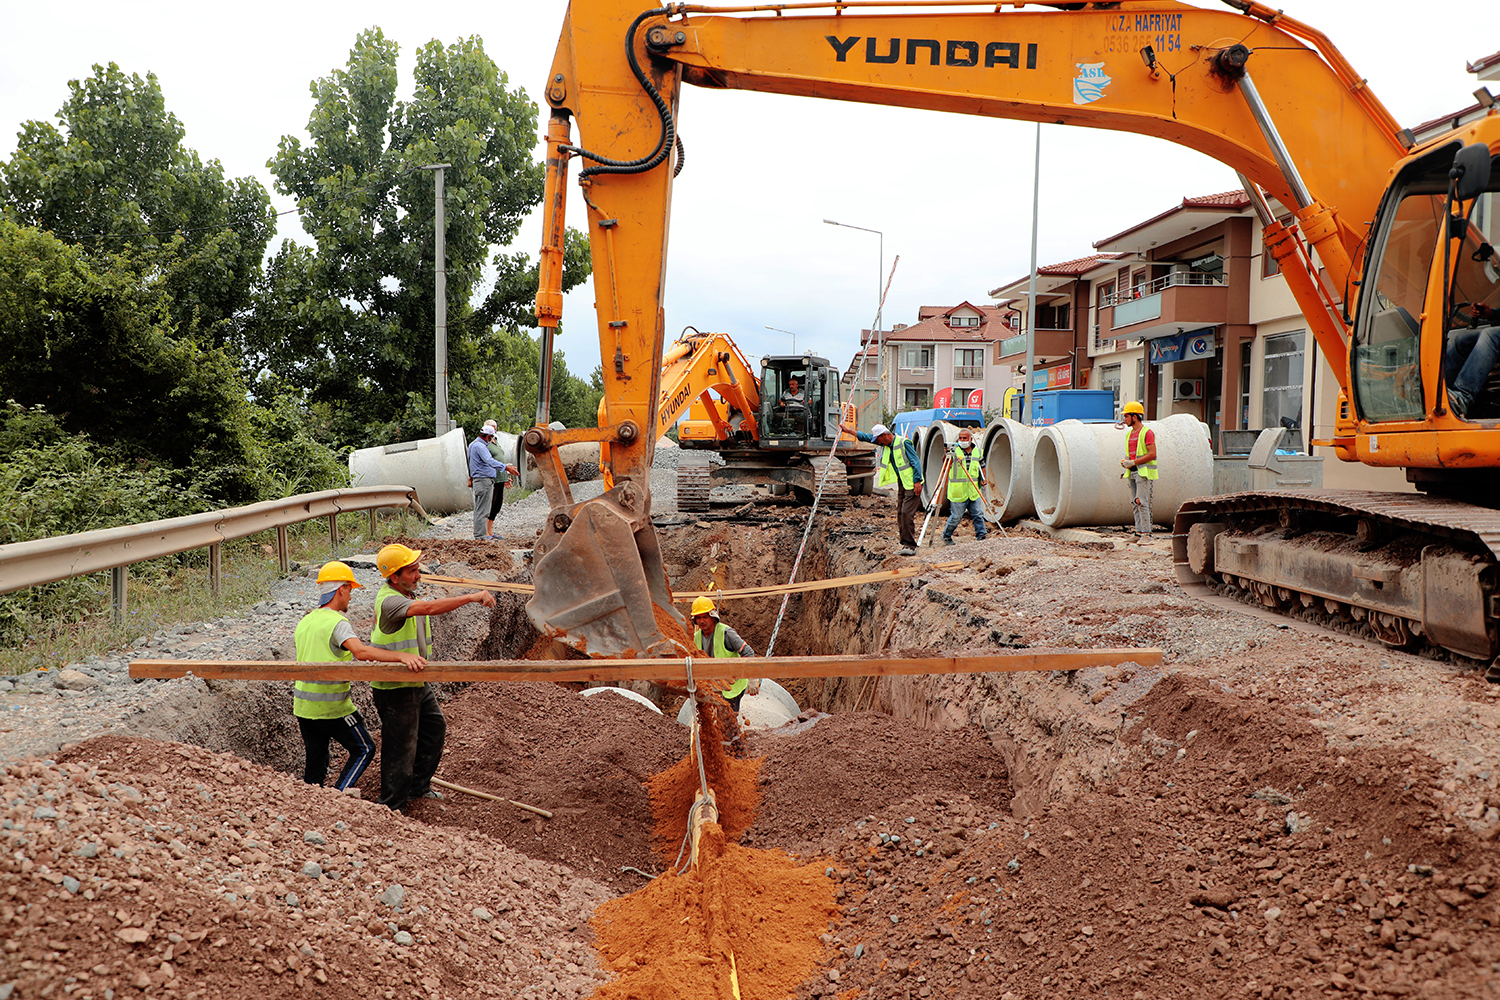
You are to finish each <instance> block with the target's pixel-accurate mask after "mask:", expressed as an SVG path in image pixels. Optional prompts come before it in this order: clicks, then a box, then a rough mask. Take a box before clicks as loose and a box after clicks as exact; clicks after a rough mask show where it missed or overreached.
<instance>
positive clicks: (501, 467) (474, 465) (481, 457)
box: [469, 424, 516, 541]
mask: <svg viewBox="0 0 1500 1000" xmlns="http://www.w3.org/2000/svg"><path fill="white" fill-rule="evenodd" d="M498 434H499V431H497V430H496V429H495V427H494V426H492V425H490V424H485V425H484V426H483V427H481V428H480V429H479V436H478V437H477V438H475V439H474V440H473V441H472V442H470V444H469V485H470V486H471V487H473V489H474V537H475V538H485V539H489V540H490V541H494V540H495V521H494V514H493V513H491V511H490V507H491V504H490V500H491V497H492V496H493V495H494V492H495V477H496V475H497V474H499V473H501V472H504V473H508V474H511V475H514V474H515V472H516V467H515V466H514V465H506V464H505V463H504V462H501V461H499V460H497V459H496V458H495V457H494V456H493V455H492V454H490V447H489V445H490V442H491V441H493V440H494V439H495V437H496V435H498ZM502 488H503V487H502Z"/></svg>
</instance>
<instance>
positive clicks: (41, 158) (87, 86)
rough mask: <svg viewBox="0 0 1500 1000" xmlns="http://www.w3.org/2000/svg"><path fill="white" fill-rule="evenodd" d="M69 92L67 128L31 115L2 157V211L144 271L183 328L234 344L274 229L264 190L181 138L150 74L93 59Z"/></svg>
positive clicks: (63, 115) (204, 340)
mask: <svg viewBox="0 0 1500 1000" xmlns="http://www.w3.org/2000/svg"><path fill="white" fill-rule="evenodd" d="M68 89H69V97H68V100H67V101H66V102H65V103H64V104H63V107H62V108H61V110H59V111H58V113H57V120H58V122H59V123H60V124H61V126H62V127H61V128H60V129H59V128H58V127H56V126H54V125H52V124H51V123H48V122H42V121H28V122H26V123H24V124H23V125H22V128H21V133H20V137H19V140H18V142H17V147H16V151H15V154H14V155H13V156H12V157H11V159H10V160H9V161H5V162H0V207H3V213H4V214H5V215H6V216H8V217H9V218H10V219H12V220H13V221H15V222H18V223H20V224H22V225H25V226H31V227H35V228H37V229H43V230H48V231H50V232H52V233H53V234H55V235H57V236H58V237H59V238H61V239H63V240H65V241H67V242H69V243H74V244H77V245H79V246H82V247H84V248H86V249H88V250H89V251H90V252H92V253H94V254H98V255H100V256H103V257H112V258H113V259H114V260H115V262H116V266H129V267H131V268H133V269H134V270H135V272H136V274H137V275H138V276H142V277H145V276H148V275H149V276H150V277H151V280H152V282H153V284H156V285H158V286H160V288H161V289H162V291H163V292H165V296H166V297H165V300H164V306H165V308H166V310H167V315H168V316H170V318H171V320H172V323H173V325H174V327H175V328H176V330H177V331H178V334H179V335H180V336H187V337H191V338H193V339H196V340H197V341H198V342H199V343H201V344H203V345H205V346H208V347H213V346H222V345H223V344H225V343H227V342H228V341H229V340H230V338H231V336H232V335H233V331H234V328H235V326H236V324H237V323H238V322H239V321H240V320H241V319H242V316H241V313H242V312H243V311H244V310H245V309H246V308H247V307H248V305H249V303H250V292H251V288H252V286H253V285H254V283H255V282H256V280H257V279H258V277H259V274H260V262H261V258H262V257H263V256H264V255H265V250H266V244H267V243H268V242H269V240H270V238H271V234H272V233H273V232H274V231H275V225H276V217H275V213H274V212H273V211H272V209H271V203H270V198H269V197H268V196H267V194H266V191H265V189H264V188H263V187H261V186H260V184H259V182H257V181H255V180H254V179H252V178H232V179H226V178H225V177H224V169H223V167H222V166H221V165H220V164H219V162H218V161H217V160H209V161H207V162H204V161H203V160H202V159H201V158H200V157H199V156H198V154H197V153H196V152H195V151H193V150H191V149H187V148H186V147H184V146H183V144H182V139H183V135H184V130H183V127H182V124H181V123H180V122H179V121H178V120H177V116H176V115H173V114H172V113H170V112H169V111H167V109H166V100H165V98H164V96H163V94H162V91H161V87H160V86H159V85H158V83H157V80H156V77H155V75H152V74H148V75H147V77H146V78H145V79H144V80H143V79H141V77H140V76H139V75H137V74H132V75H130V76H126V75H125V73H123V72H122V71H121V70H120V67H119V66H117V65H115V64H114V63H110V64H109V65H108V66H99V65H95V66H94V72H93V75H92V76H90V77H89V78H88V79H85V80H82V81H80V80H72V81H70V82H69V83H68Z"/></svg>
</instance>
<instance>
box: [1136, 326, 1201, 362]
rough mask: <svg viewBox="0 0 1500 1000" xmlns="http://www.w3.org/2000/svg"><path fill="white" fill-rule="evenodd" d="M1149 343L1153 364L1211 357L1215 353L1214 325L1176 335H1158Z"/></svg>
mask: <svg viewBox="0 0 1500 1000" xmlns="http://www.w3.org/2000/svg"><path fill="white" fill-rule="evenodd" d="M1147 343H1149V344H1150V345H1151V363H1152V364H1153V365H1165V364H1171V363H1172V362H1174V361H1195V360H1197V359H1198V358H1211V357H1213V356H1214V353H1215V347H1214V330H1213V327H1208V328H1207V329H1204V330H1194V331H1193V332H1192V333H1179V334H1177V335H1176V336H1175V337H1157V338H1156V339H1155V340H1151V341H1147Z"/></svg>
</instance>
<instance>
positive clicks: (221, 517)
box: [0, 486, 426, 622]
mask: <svg viewBox="0 0 1500 1000" xmlns="http://www.w3.org/2000/svg"><path fill="white" fill-rule="evenodd" d="M381 507H400V508H402V509H403V510H405V509H415V510H416V512H417V513H418V515H420V516H423V517H425V516H426V511H424V510H422V505H421V504H420V503H418V502H417V491H416V490H414V489H412V488H411V487H410V486H358V487H351V488H349V489H343V490H324V491H322V492H320V493H301V494H298V495H297V496H292V497H286V498H285V499H282V500H266V501H263V502H261V503H256V504H250V505H249V506H247V507H230V508H228V509H226V510H213V511H206V512H204V513H202V514H189V515H187V516H186V517H172V518H167V519H166V520H163V521H147V522H146V523H144V524H127V525H122V526H120V527H118V528H101V529H99V530H98V531H81V532H78V533H77V534H73V535H58V536H56V537H55V538H38V539H35V540H33V541H29V542H12V543H11V544H9V545H0V594H3V593H8V592H10V591H12V590H24V589H25V588H27V587H37V586H41V585H42V584H44V583H56V582H57V581H58V580H67V579H69V578H71V577H75V576H87V575H88V574H90V573H102V572H104V571H105V570H109V571H110V586H111V590H112V591H113V604H114V613H115V621H116V622H119V621H121V620H122V619H123V618H124V615H125V570H126V568H127V567H129V566H130V565H132V564H133V563H138V562H145V561H147V560H148V559H159V558H161V557H162V556H171V555H176V554H177V553H179V552H187V551H188V550H190V549H201V548H207V549H208V552H209V557H208V575H209V583H210V585H211V587H212V588H213V592H214V596H216V597H217V596H218V594H219V586H220V583H221V580H222V575H223V573H222V569H223V564H222V561H221V558H220V548H219V546H220V545H221V544H222V543H224V542H227V541H232V540H234V539H236V538H245V537H248V536H250V535H256V534H259V533H261V532H262V531H271V530H274V531H275V532H276V552H277V557H278V561H279V563H280V565H281V571H282V572H283V573H286V572H288V571H290V569H291V552H290V549H289V547H288V543H287V533H286V529H287V527H288V526H290V525H293V524H301V523H302V522H303V521H311V520H314V519H315V518H320V517H326V518H328V535H329V538H330V540H331V541H332V542H333V544H334V546H337V545H338V542H339V528H338V516H339V515H340V514H346V513H349V512H351V511H359V510H367V511H369V512H370V531H371V533H372V534H373V533H374V530H375V511H376V510H377V509H378V508H381Z"/></svg>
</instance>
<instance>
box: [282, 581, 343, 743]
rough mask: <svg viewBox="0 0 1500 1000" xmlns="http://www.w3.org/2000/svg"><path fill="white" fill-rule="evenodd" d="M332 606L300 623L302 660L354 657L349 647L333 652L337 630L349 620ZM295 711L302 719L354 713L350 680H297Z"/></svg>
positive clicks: (293, 702)
mask: <svg viewBox="0 0 1500 1000" xmlns="http://www.w3.org/2000/svg"><path fill="white" fill-rule="evenodd" d="M347 620H348V619H346V618H345V617H344V616H343V615H341V614H339V613H338V612H337V611H335V610H333V609H332V608H319V609H318V610H316V611H312V612H309V613H308V614H307V615H306V616H305V617H303V619H302V620H301V621H300V622H298V623H297V631H296V633H295V638H296V640H297V662H298V663H327V662H328V661H329V660H352V659H354V654H353V653H351V652H349V651H348V650H347V649H341V650H339V651H338V652H337V653H335V652H334V651H333V646H332V643H333V630H334V629H335V628H337V627H338V624H339V622H342V621H347ZM292 714H293V715H295V716H296V717H297V718H299V719H342V718H343V717H344V716H346V715H353V714H354V702H353V701H352V700H351V699H350V698H349V682H348V681H297V682H296V683H294V684H293V685H292Z"/></svg>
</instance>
